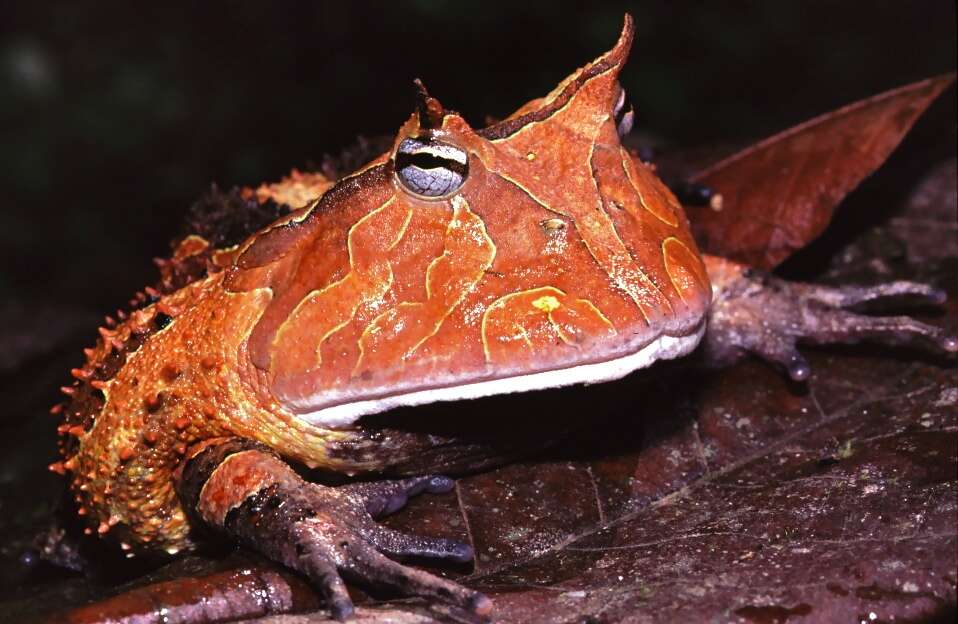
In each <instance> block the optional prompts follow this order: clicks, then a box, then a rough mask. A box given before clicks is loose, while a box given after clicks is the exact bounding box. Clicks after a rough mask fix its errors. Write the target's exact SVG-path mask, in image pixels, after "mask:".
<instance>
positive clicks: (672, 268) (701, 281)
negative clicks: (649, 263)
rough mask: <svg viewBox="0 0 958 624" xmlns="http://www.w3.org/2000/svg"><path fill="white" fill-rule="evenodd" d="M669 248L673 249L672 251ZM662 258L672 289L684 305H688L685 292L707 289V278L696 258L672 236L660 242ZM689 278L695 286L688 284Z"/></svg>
mask: <svg viewBox="0 0 958 624" xmlns="http://www.w3.org/2000/svg"><path fill="white" fill-rule="evenodd" d="M670 248H674V250H672V249H670ZM679 254H684V255H685V258H679V257H677V256H678V255H679ZM662 258H663V260H664V262H665V272H666V273H667V274H668V276H669V280H670V281H671V282H672V287H673V288H675V292H676V293H678V295H679V299H681V300H682V301H683V302H684V303H689V302H688V300H687V299H686V297H685V292H686V291H688V290H693V291H696V290H698V289H699V288H703V287H704V288H706V290H707V289H708V286H709V281H708V277H707V275H704V274H703V272H702V270H701V269H700V267H699V265H698V260H697V258H698V256H697V255H696V254H695V253H694V252H693V251H692V250H691V249H689V248H688V246H687V245H686V244H685V243H683V242H682V241H680V240H679V239H677V238H676V237H674V236H670V237H668V238H666V239H665V240H664V241H662ZM690 278H691V279H692V280H695V281H696V282H697V284H690V283H689V279H690Z"/></svg>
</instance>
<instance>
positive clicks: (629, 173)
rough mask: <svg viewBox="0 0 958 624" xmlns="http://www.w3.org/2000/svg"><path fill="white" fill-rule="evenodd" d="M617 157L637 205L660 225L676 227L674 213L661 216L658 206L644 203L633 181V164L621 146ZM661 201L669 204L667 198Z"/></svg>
mask: <svg viewBox="0 0 958 624" xmlns="http://www.w3.org/2000/svg"><path fill="white" fill-rule="evenodd" d="M619 157H620V158H621V160H622V169H623V171H625V177H626V178H628V180H629V184H631V185H632V190H634V191H635V194H636V195H638V196H639V203H640V204H642V207H643V208H645V209H646V211H648V213H649V214H651V215H652V216H653V217H655V218H656V219H658V220H659V221H661V222H662V223H664V224H666V225H669V226H672V227H678V225H679V222H678V219H676V218H675V214H674V213H665V214H662V212H661V211H660V210H659V208H658V206H656V205H655V204H652V205H649V203H648V202H647V201H645V195H643V193H642V190H641V189H640V188H639V185H638V184H637V183H636V180H635V178H636V176H635V175H633V172H635V163H634V162H633V161H632V157H631V156H629V153H628V152H627V151H626V150H625V148H624V147H622V146H619ZM636 173H637V172H636ZM663 199H665V201H667V202H669V203H671V202H670V201H669V198H668V197H664V198H663ZM652 206H655V207H654V208H653V207H652ZM627 208H628V206H627ZM629 212H632V211H631V210H629ZM633 216H635V217H636V218H638V215H635V214H633Z"/></svg>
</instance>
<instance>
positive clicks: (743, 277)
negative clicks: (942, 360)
mask: <svg viewBox="0 0 958 624" xmlns="http://www.w3.org/2000/svg"><path fill="white" fill-rule="evenodd" d="M718 266H720V268H721V269H722V272H720V273H717V277H718V279H717V280H716V283H715V284H714V286H715V293H714V298H713V304H712V308H711V310H710V313H709V329H708V333H707V335H706V340H705V357H706V359H707V361H709V362H711V363H713V364H727V363H729V362H731V361H734V360H736V359H738V358H739V357H741V356H742V355H743V354H746V353H751V354H754V355H757V356H758V357H760V358H762V359H764V360H765V361H767V362H770V363H772V364H775V365H778V366H781V367H782V368H783V369H785V370H786V371H787V372H788V375H789V377H791V378H792V379H793V380H795V381H803V380H805V379H807V378H808V377H809V376H810V375H811V368H810V366H809V365H808V362H807V361H806V360H805V359H804V358H803V357H802V355H801V354H800V353H799V352H798V350H797V348H796V345H797V344H799V343H806V344H820V345H824V344H835V343H856V342H861V341H871V342H875V343H879V344H902V343H908V344H914V345H917V346H920V347H924V348H926V349H928V350H930V351H933V352H939V353H945V354H955V353H958V338H956V337H955V336H951V335H948V334H947V332H945V330H943V329H941V328H939V327H935V326H934V325H929V324H927V323H922V322H920V321H917V320H915V319H913V318H911V317H908V316H866V315H863V314H858V313H856V312H853V311H851V310H850V309H851V308H857V307H858V306H861V305H864V304H873V303H885V302H886V301H888V300H892V299H899V298H910V299H912V300H917V301H918V302H921V303H930V304H935V305H940V304H942V303H943V302H944V301H945V293H944V292H942V291H941V290H938V289H936V288H933V287H931V286H929V285H927V284H921V283H917V282H908V281H895V282H888V283H885V284H879V285H877V286H843V287H830V286H820V285H816V284H802V283H790V282H787V281H785V280H781V279H779V278H776V277H774V276H772V275H769V274H767V273H763V272H759V271H753V270H749V269H748V268H747V267H744V266H742V265H732V263H728V262H724V263H722V264H721V265H718ZM730 267H733V268H734V267H737V268H735V269H734V270H730Z"/></svg>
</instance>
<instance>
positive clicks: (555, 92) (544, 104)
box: [490, 50, 621, 143]
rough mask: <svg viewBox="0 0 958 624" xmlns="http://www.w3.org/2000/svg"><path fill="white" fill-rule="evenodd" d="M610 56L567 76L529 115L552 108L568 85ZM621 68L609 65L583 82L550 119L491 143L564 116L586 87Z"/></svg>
mask: <svg viewBox="0 0 958 624" xmlns="http://www.w3.org/2000/svg"><path fill="white" fill-rule="evenodd" d="M610 52H611V50H610ZM608 55H609V52H606V53H605V54H603V55H602V56H600V57H598V58H596V59H595V60H594V61H592V62H591V63H589V64H588V65H586V66H585V67H582V68H581V69H579V70H578V71H576V72H575V73H573V74H571V75H570V76H566V77H565V78H564V79H563V80H562V82H560V83H559V84H558V85H557V86H556V88H554V89H553V90H552V91H550V92H549V94H548V95H546V96H545V97H544V98H542V105H541V106H539V107H538V108H536V109H535V110H531V111H529V113H534V112H536V111H540V110H542V109H543V108H545V107H547V106H551V105H552V103H553V102H554V101H556V100H557V99H558V98H559V96H560V95H562V93H563V91H565V89H566V86H567V85H569V84H570V83H571V82H572V81H574V80H575V79H576V78H578V77H579V76H580V75H581V74H582V72H584V71H585V70H586V69H587V68H589V67H591V66H593V65H595V64H597V63H599V62H601V61H602V60H603V59H605V57H607V56H608ZM620 66H621V64H617V65H609V67H608V69H606V70H605V71H602V72H599V73H598V74H595V75H594V76H590V77H589V79H588V80H586V81H585V82H583V83H582V84H581V85H579V88H578V89H576V92H575V93H573V94H572V96H571V97H570V98H569V99H568V101H567V102H566V103H565V104H563V105H562V106H560V107H559V108H557V109H555V110H554V111H552V114H550V115H549V116H548V117H546V118H545V119H542V120H539V121H530V122H528V123H526V124H525V125H524V126H522V127H521V128H519V129H518V130H516V131H515V132H513V133H512V134H510V135H508V136H505V137H502V138H499V139H492V141H490V142H491V143H498V142H500V141H508V140H510V139H514V138H515V137H517V136H519V135H520V134H522V133H523V132H525V131H526V130H527V129H528V128H534V127H537V126H539V125H540V124H543V123H546V122H548V121H549V120H551V119H552V118H553V117H556V116H558V115H560V114H562V113H563V112H564V111H565V110H566V109H567V108H569V107H570V106H571V105H572V103H573V102H575V100H576V98H577V97H579V94H580V93H582V92H583V91H584V90H585V88H586V85H588V84H589V83H590V82H592V81H593V80H597V79H598V78H601V77H602V76H605V75H606V74H608V73H609V72H610V71H615V70H617V69H618V68H619V67H620Z"/></svg>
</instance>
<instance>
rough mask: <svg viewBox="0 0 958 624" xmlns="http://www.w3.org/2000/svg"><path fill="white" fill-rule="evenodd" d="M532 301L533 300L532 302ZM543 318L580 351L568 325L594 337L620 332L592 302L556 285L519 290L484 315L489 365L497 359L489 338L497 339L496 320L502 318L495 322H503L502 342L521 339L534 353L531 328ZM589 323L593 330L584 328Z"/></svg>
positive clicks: (483, 337)
mask: <svg viewBox="0 0 958 624" xmlns="http://www.w3.org/2000/svg"><path fill="white" fill-rule="evenodd" d="M520 298H521V299H520ZM529 298H533V299H531V301H529V300H528V299H529ZM559 314H562V315H563V316H564V317H565V322H563V321H562V320H561V319H558V318H556V317H557V315H559ZM543 315H544V316H545V320H546V321H547V322H548V323H549V325H550V327H551V328H552V330H553V331H554V332H555V334H556V335H557V336H558V337H559V339H560V340H561V341H562V342H563V343H565V344H566V345H568V346H570V347H573V348H576V349H578V348H579V341H578V340H577V339H576V337H575V335H573V334H570V333H569V332H567V331H566V327H565V326H566V325H568V324H571V323H575V322H576V321H578V322H579V323H580V324H582V326H581V327H579V329H580V330H581V331H582V332H583V333H585V334H588V335H590V336H595V335H597V334H599V333H600V332H604V333H606V334H608V335H611V336H614V335H615V334H616V333H617V332H616V330H615V327H614V326H613V325H612V323H611V321H609V319H608V318H606V316H605V315H604V314H602V312H601V311H600V310H599V309H598V308H597V307H595V305H594V304H593V303H592V302H591V301H588V300H586V299H573V298H572V297H570V296H569V295H567V294H566V293H565V292H563V291H562V290H559V289H558V288H555V287H554V286H542V287H540V288H533V289H531V290H523V291H518V292H514V293H510V294H508V295H504V296H502V297H500V298H499V299H496V300H495V301H494V302H492V304H490V305H489V307H488V308H486V311H485V312H484V313H483V315H482V323H481V338H482V350H483V354H484V355H485V358H486V362H487V363H489V364H492V363H493V361H494V360H495V359H496V358H495V356H494V355H493V352H492V348H491V346H490V338H493V339H494V338H495V336H492V332H493V330H492V328H491V327H490V325H491V324H492V323H493V319H494V317H502V318H497V319H496V322H498V323H500V324H501V325H502V329H503V333H500V334H499V336H498V339H499V341H500V342H511V341H514V340H516V339H521V340H522V341H523V342H524V343H525V345H526V347H527V348H528V349H529V350H530V351H533V350H534V349H535V346H534V344H533V341H532V338H531V336H530V333H529V327H530V326H531V325H532V324H535V323H539V322H541V320H540V319H541V318H542V316H543ZM589 317H591V318H589ZM589 321H591V322H592V323H593V327H592V328H591V329H590V328H588V327H586V326H585V325H584V323H588V322H589ZM597 328H601V329H597ZM507 359H508V358H507Z"/></svg>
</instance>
